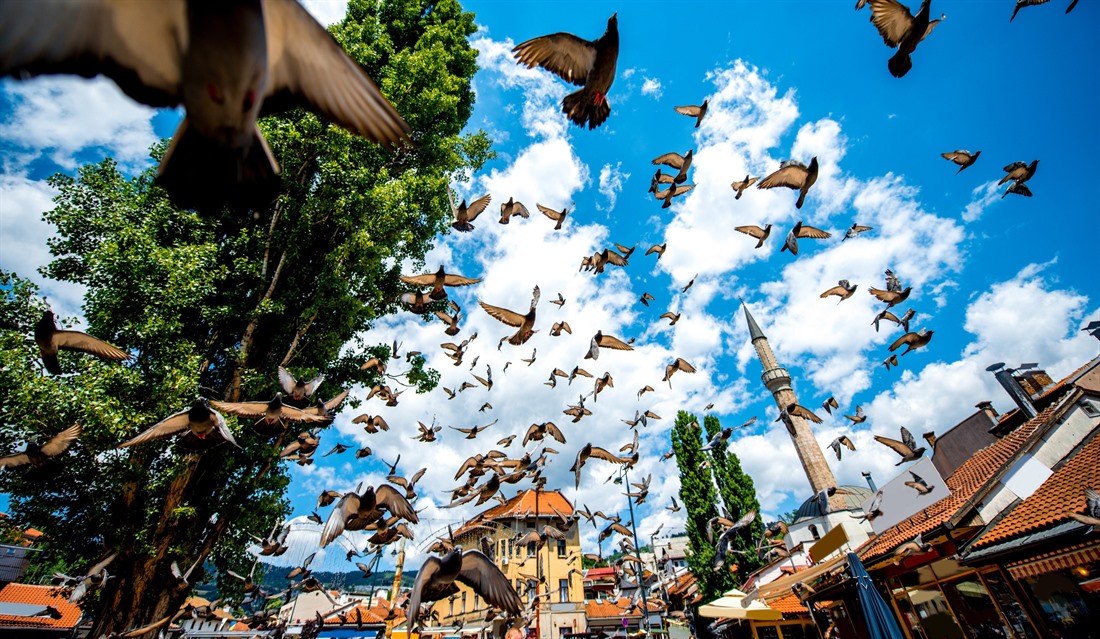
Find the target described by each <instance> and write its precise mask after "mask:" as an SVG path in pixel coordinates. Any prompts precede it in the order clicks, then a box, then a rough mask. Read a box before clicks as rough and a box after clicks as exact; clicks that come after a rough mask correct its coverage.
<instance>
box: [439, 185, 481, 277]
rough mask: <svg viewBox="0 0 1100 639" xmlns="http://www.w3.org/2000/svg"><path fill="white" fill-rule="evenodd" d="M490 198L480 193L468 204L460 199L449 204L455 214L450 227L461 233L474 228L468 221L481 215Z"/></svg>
mask: <svg viewBox="0 0 1100 639" xmlns="http://www.w3.org/2000/svg"><path fill="white" fill-rule="evenodd" d="M491 199H493V198H492V196H491V195H482V196H481V197H479V198H478V199H476V200H474V201H473V202H470V205H469V206H467V205H466V200H462V202H461V203H460V204H459V205H458V206H455V205H454V204H451V211H452V213H454V216H455V221H454V223H452V224H451V228H453V229H455V230H456V231H462V232H463V233H469V232H470V231H472V230H474V225H473V224H470V222H473V221H474V220H476V219H477V216H479V215H481V213H482V211H484V210H485V208H486V207H487V206H489V200H491ZM432 299H437V298H432Z"/></svg>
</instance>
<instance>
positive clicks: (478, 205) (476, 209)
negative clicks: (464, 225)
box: [444, 195, 492, 286]
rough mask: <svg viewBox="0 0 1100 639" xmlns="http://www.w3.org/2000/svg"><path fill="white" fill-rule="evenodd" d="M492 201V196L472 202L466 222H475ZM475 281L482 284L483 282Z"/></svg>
mask: <svg viewBox="0 0 1100 639" xmlns="http://www.w3.org/2000/svg"><path fill="white" fill-rule="evenodd" d="M491 199H492V196H490V195H482V196H481V197H479V198H478V199H476V200H474V201H473V202H470V205H469V206H467V207H466V221H467V222H473V221H474V220H475V219H477V216H479V215H481V212H482V211H484V210H485V208H486V207H487V206H489V200H491ZM475 281H479V282H480V281H481V280H475ZM444 283H445V284H447V282H446V281H444ZM470 284H473V282H470ZM448 286H454V284H448Z"/></svg>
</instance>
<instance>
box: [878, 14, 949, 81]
mask: <svg viewBox="0 0 1100 639" xmlns="http://www.w3.org/2000/svg"><path fill="white" fill-rule="evenodd" d="M870 4H871V23H872V24H874V25H875V28H876V29H878V33H879V35H881V36H882V41H883V42H885V43H886V46H888V47H891V48H896V49H897V50H898V52H897V53H895V54H894V56H893V57H892V58H890V61H889V62H888V63H887V65H886V66H887V67H888V68H889V69H890V74H891V75H893V76H894V77H895V78H900V77H903V76H904V75H905V74H906V73H909V69H912V68H913V59H912V58H911V57H910V56H911V55H912V53H913V51H915V50H916V48H917V45H918V44H920V42H921V41H922V40H924V39H925V38H927V37H928V34H930V33H932V29H935V28H936V25H938V24H939V23H940V22H941V21H942V20H943V17H941V18H940V19H939V20H929V15H930V13H931V5H932V0H924V1H923V2H922V3H921V5H920V8H919V9H918V10H917V14H916V15H913V14H911V13H910V12H909V7H907V6H905V5H903V4H901V3H900V2H898V1H897V0H870Z"/></svg>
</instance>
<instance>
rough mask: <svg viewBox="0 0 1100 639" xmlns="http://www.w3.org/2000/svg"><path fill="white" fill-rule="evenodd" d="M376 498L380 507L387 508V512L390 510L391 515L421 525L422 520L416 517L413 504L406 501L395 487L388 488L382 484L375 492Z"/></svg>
mask: <svg viewBox="0 0 1100 639" xmlns="http://www.w3.org/2000/svg"><path fill="white" fill-rule="evenodd" d="M374 497H375V499H376V500H377V502H378V504H379V505H380V506H385V507H386V510H389V511H390V513H391V514H394V515H397V516H398V517H400V518H402V519H404V520H407V521H411V522H412V523H414V524H418V523H420V518H419V517H417V516H416V511H415V510H413V507H412V504H410V503H409V500H407V499H405V496H404V495H402V494H401V493H399V492H397V490H396V489H395V488H394V487H393V486H387V485H386V484H382V485H381V486H379V487H378V488H377V489H376V490H375V491H374Z"/></svg>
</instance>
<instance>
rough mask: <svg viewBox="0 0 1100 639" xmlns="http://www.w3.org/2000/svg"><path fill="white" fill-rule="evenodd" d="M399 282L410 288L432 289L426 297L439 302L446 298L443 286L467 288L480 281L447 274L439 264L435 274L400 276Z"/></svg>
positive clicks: (477, 278)
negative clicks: (426, 287) (424, 287)
mask: <svg viewBox="0 0 1100 639" xmlns="http://www.w3.org/2000/svg"><path fill="white" fill-rule="evenodd" d="M401 281H402V282H404V283H406V284H408V285H410V286H430V287H432V292H431V293H428V297H430V298H432V299H433V300H441V299H446V297H447V291H445V290H443V287H444V286H469V285H471V284H477V283H478V282H480V281H481V278H480V277H465V276H462V275H458V274H457V273H448V272H446V271H445V270H443V265H442V264H440V265H439V270H438V271H436V272H435V273H425V274H423V275H402V276H401Z"/></svg>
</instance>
